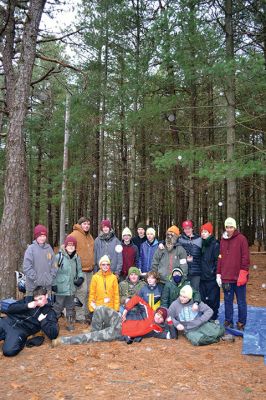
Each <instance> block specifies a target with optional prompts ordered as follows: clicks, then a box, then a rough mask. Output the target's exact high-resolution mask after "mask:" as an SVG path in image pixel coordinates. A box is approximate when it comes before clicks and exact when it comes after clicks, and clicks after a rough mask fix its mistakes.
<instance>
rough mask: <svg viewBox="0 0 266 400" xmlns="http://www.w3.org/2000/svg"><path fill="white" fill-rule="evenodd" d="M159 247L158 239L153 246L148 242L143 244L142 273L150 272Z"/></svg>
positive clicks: (141, 253)
mask: <svg viewBox="0 0 266 400" xmlns="http://www.w3.org/2000/svg"><path fill="white" fill-rule="evenodd" d="M158 245H159V243H158V240H157V239H154V241H153V243H152V244H150V242H149V241H148V240H146V242H144V243H142V245H141V247H140V257H139V268H140V269H141V272H149V271H150V270H151V264H152V259H153V255H154V253H155V251H156V250H157V247H158Z"/></svg>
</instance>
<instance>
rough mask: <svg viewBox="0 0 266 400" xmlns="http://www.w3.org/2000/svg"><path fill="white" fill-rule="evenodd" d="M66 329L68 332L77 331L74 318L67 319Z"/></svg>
mask: <svg viewBox="0 0 266 400" xmlns="http://www.w3.org/2000/svg"><path fill="white" fill-rule="evenodd" d="M66 329H67V331H74V330H75V326H74V318H73V317H72V316H69V317H67V326H66Z"/></svg>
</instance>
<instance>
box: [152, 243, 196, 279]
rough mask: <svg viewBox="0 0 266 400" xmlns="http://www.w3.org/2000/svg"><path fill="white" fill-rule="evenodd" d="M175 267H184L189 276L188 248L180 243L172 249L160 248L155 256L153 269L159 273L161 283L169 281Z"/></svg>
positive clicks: (185, 273) (184, 271)
mask: <svg viewBox="0 0 266 400" xmlns="http://www.w3.org/2000/svg"><path fill="white" fill-rule="evenodd" d="M174 268H182V270H183V273H184V275H185V276H187V273H188V266H187V252H186V250H185V249H184V248H183V247H182V246H181V245H180V244H179V243H177V244H176V245H175V246H174V248H173V249H172V250H171V251H168V250H167V249H166V248H164V249H162V250H161V249H159V248H158V249H157V250H156V252H155V254H154V256H153V260H152V266H151V270H152V271H156V272H158V273H159V275H160V282H161V283H166V282H168V280H169V277H170V276H171V273H172V271H173V269H174Z"/></svg>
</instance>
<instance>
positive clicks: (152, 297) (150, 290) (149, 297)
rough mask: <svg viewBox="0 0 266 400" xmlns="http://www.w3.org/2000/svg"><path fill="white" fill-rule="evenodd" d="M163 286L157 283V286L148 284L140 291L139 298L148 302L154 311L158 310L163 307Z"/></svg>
mask: <svg viewBox="0 0 266 400" xmlns="http://www.w3.org/2000/svg"><path fill="white" fill-rule="evenodd" d="M162 291H163V285H162V284H160V283H157V285H155V286H150V285H148V284H146V285H145V286H143V287H142V288H141V289H140V291H139V297H141V298H142V299H143V300H145V301H146V303H148V304H149V306H150V307H151V308H152V309H153V310H157V308H158V307H160V305H161V296H162Z"/></svg>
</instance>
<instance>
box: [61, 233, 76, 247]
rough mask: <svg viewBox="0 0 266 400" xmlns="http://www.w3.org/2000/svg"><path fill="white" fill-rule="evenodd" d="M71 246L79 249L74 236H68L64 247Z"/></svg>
mask: <svg viewBox="0 0 266 400" xmlns="http://www.w3.org/2000/svg"><path fill="white" fill-rule="evenodd" d="M69 244H70V246H71V245H72V246H75V247H77V239H76V238H74V236H70V235H69V236H67V237H66V238H65V241H64V245H65V247H67V246H68V245H69Z"/></svg>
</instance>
